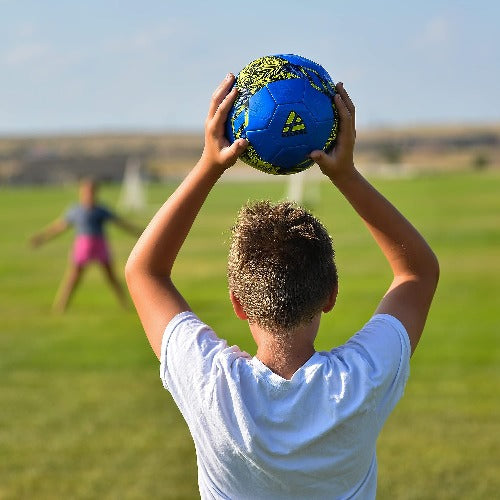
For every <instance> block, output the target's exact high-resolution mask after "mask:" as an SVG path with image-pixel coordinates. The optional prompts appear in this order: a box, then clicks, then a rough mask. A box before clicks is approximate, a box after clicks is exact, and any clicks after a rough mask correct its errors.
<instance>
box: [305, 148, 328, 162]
mask: <svg viewBox="0 0 500 500" xmlns="http://www.w3.org/2000/svg"><path fill="white" fill-rule="evenodd" d="M325 156H326V153H325V152H324V151H322V150H320V149H317V150H315V151H311V153H310V154H309V158H311V160H313V161H315V162H316V163H317V164H318V165H320V164H321V162H322V161H323V160H324V158H325Z"/></svg>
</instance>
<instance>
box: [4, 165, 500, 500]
mask: <svg viewBox="0 0 500 500" xmlns="http://www.w3.org/2000/svg"><path fill="white" fill-rule="evenodd" d="M374 183H375V185H376V186H377V187H378V188H380V189H381V190H382V192H383V193H384V194H386V195H387V196H388V197H389V198H390V199H391V200H393V201H394V202H395V203H396V205H397V206H398V207H399V208H400V209H401V210H402V211H403V213H405V214H406V215H407V216H408V217H409V218H410V219H411V220H412V221H413V222H414V224H415V225H416V226H417V227H418V228H419V229H420V230H421V231H422V232H423V234H424V235H425V236H426V237H427V238H428V240H429V241H430V243H431V245H432V246H433V248H434V249H435V251H436V253H437V254H438V256H439V258H440V263H441V282H440V286H439V289H438V293H437V296H436V299H435V303H434V306H433V309H432V311H431V314H430V317H429V320H428V324H427V328H426V331H425V333H424V336H423V338H422V341H421V343H420V345H419V348H418V350H417V352H416V354H415V355H414V357H413V359H412V373H411V376H410V380H409V383H408V386H407V389H406V393H405V397H404V399H403V400H402V401H401V402H400V404H399V405H398V406H397V408H396V411H395V412H394V413H393V414H392V416H391V417H390V419H389V420H388V422H387V424H386V426H385V429H384V431H383V433H382V435H381V437H380V439H379V444H378V458H379V498H382V499H425V498H429V499H445V498H446V499H456V498H464V499H485V498H494V497H497V496H498V492H499V491H500V475H499V474H498V472H499V464H500V398H499V396H498V390H499V382H500V339H499V330H500V302H499V293H498V292H499V288H500V195H499V193H500V175H499V174H498V173H494V172H482V173H480V174H473V173H467V174H465V173H464V174H454V175H453V176H444V175H435V176H426V177H419V178H415V179H392V180H391V179H376V180H374ZM173 187H174V186H152V187H151V188H150V190H149V204H150V209H149V210H148V211H147V213H144V214H142V215H141V216H134V217H133V219H134V221H135V222H137V223H141V224H145V223H146V222H147V220H148V218H149V217H150V216H151V215H152V214H153V212H154V210H155V209H156V208H158V206H159V204H160V203H161V202H162V201H163V200H164V199H165V198H166V197H167V196H168V194H169V193H170V192H171V191H172V189H173ZM319 189H320V192H321V196H320V199H319V202H318V203H317V204H316V206H315V207H314V208H313V211H314V212H315V213H316V214H317V215H318V216H319V217H320V218H321V219H322V220H323V221H324V223H325V225H326V226H327V227H328V229H329V230H330V232H331V233H332V235H333V236H334V241H335V244H336V250H337V263H338V266H339V271H340V280H341V284H340V295H339V300H338V303H337V306H336V309H335V310H334V312H333V313H332V314H330V315H327V316H325V317H324V319H323V322H322V326H321V330H320V335H319V337H318V342H317V348H318V349H327V348H330V347H332V346H333V345H335V344H339V343H341V342H343V341H344V340H345V339H346V338H347V337H348V336H350V335H351V334H352V333H353V332H354V331H355V330H356V329H357V328H358V327H359V326H360V325H361V324H362V322H364V321H365V320H366V319H368V318H369V316H370V314H371V313H372V311H373V310H374V308H375V306H376V304H377V301H378V299H379V297H380V296H381V294H382V293H383V292H384V291H385V287H386V286H387V285H388V283H389V280H390V276H389V270H388V267H387V265H386V264H385V263H384V260H383V258H382V256H381V254H380V252H379V251H378V249H377V248H376V247H375V245H374V243H372V241H371V240H370V237H369V236H368V234H367V232H366V231H365V229H364V228H363V226H362V224H361V223H360V221H359V220H358V219H357V218H356V216H355V215H354V214H353V213H352V211H351V209H350V208H349V207H348V205H347V204H346V203H345V201H344V200H342V199H341V197H340V196H339V195H338V194H337V193H336V192H335V191H334V190H333V189H332V188H331V186H330V185H329V184H328V183H327V182H321V183H320V186H319ZM284 192H285V185H284V184H283V183H281V182H270V183H263V182H260V183H257V182H255V183H252V182H250V183H239V184H235V183H221V184H219V185H218V186H216V189H215V190H214V191H213V193H212V194H211V196H210V198H209V200H208V201H207V204H206V206H205V208H204V211H203V212H202V213H201V214H200V217H199V219H198V220H197V222H196V223H195V226H194V228H193V231H192V233H191V235H190V236H189V238H188V241H187V242H186V246H185V248H184V249H183V252H182V254H181V255H180V257H179V259H178V262H177V264H176V267H175V269H174V271H175V273H174V274H175V278H176V282H177V284H178V286H179V288H180V289H181V291H182V292H183V293H184V294H185V296H186V297H187V299H188V301H189V302H190V305H191V307H192V308H193V309H194V310H195V311H196V312H197V313H198V314H199V315H200V316H201V317H202V318H203V319H204V320H206V321H207V322H208V323H210V324H211V325H212V326H213V327H214V328H215V329H216V331H218V332H219V334H220V335H222V336H225V337H226V338H228V340H229V342H231V343H236V344H238V345H239V346H240V347H241V348H243V349H245V350H248V351H249V352H251V353H253V352H254V347H253V345H252V342H251V340H250V335H249V334H248V333H247V330H246V326H245V324H244V323H243V322H240V321H238V320H236V319H235V318H234V317H233V314H232V309H231V306H230V304H229V301H228V299H227V289H226V283H225V259H226V252H227V239H228V228H229V227H230V225H231V223H232V220H233V218H234V215H235V212H236V210H237V208H238V207H239V206H240V205H241V204H242V203H243V202H244V201H245V200H247V199H255V198H271V199H279V198H281V197H282V196H283V194H284ZM75 194H76V190H75V188H71V187H68V188H56V187H50V188H49V187H47V188H42V189H34V188H19V189H14V188H8V189H7V188H1V189H0V227H1V228H2V244H1V246H0V350H1V358H0V408H1V410H0V498H2V499H11V498H12V499H14V498H16V499H18V498H29V499H32V498H37V499H55V498H77V499H96V498H99V499H106V498H113V499H114V498H120V499H156V498H158V499H159V498H172V499H173V498H196V497H197V491H198V490H197V481H196V462H195V457H194V448H193V445H192V442H191V439H190V437H189V434H188V431H187V428H186V425H185V424H184V422H183V420H182V418H181V416H180V414H179V412H178V410H177V409H176V407H175V405H174V404H173V402H172V400H171V398H170V396H169V394H168V393H167V392H165V391H164V390H163V388H162V386H161V383H160V381H159V378H158V363H157V361H156V358H155V357H154V355H153V354H152V351H151V350H150V348H149V346H148V344H147V341H146V339H145V336H144V335H143V332H142V329H141V327H140V324H139V322H138V319H137V318H136V316H135V314H134V312H133V311H132V310H131V311H125V312H124V311H122V310H121V309H120V308H119V306H118V304H117V302H116V300H115V297H114V296H113V295H112V293H111V291H110V290H109V289H108V288H107V287H106V286H105V284H104V281H103V278H102V276H101V275H100V274H99V270H98V269H96V268H92V269H90V270H89V272H88V275H87V276H85V277H84V283H83V285H82V287H81V288H80V289H79V290H78V291H77V293H76V296H75V299H74V301H73V303H72V305H71V306H70V309H69V311H68V312H67V314H65V315H64V316H60V315H59V316H58V315H54V314H52V313H51V312H50V306H51V303H52V299H53V296H54V294H55V291H56V289H57V286H58V284H59V280H60V278H61V277H62V274H63V272H64V266H65V264H66V260H67V254H68V249H69V245H70V243H71V238H72V235H71V234H67V235H64V236H62V237H60V238H59V239H57V240H54V241H52V242H49V243H47V245H46V246H44V247H42V248H40V249H38V250H36V251H35V250H32V249H30V248H29V247H28V245H27V243H26V241H27V238H28V236H29V235H30V234H31V233H32V232H34V231H36V230H37V229H39V228H40V227H41V226H43V225H45V224H46V223H48V222H49V221H50V220H51V219H53V218H55V217H56V216H57V215H58V214H59V213H61V212H62V211H63V210H64V209H65V207H67V205H68V204H69V203H71V202H72V201H73V199H74V197H75ZM101 194H102V199H103V201H105V202H107V203H109V204H110V205H114V203H115V200H116V199H117V197H118V189H117V188H116V187H104V188H103V189H102V193H101ZM110 235H111V240H112V246H113V249H114V254H115V257H116V261H117V264H118V265H119V266H120V270H122V269H123V265H124V263H125V260H126V258H127V255H128V253H129V251H130V250H131V248H132V246H133V240H132V239H131V238H130V237H129V236H128V235H126V234H123V233H120V232H119V231H118V230H114V229H113V230H111V231H110Z"/></svg>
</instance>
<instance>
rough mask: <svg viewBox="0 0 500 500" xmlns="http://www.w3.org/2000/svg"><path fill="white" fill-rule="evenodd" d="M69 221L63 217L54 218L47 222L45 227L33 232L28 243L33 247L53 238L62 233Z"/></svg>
mask: <svg viewBox="0 0 500 500" xmlns="http://www.w3.org/2000/svg"><path fill="white" fill-rule="evenodd" d="M68 227H69V223H68V222H67V221H66V220H65V219H64V218H62V217H61V218H59V219H56V220H55V221H54V222H52V223H51V224H49V225H48V226H47V227H46V228H44V229H42V230H41V231H39V232H38V233H36V234H34V235H33V236H32V237H31V238H30V244H31V246H33V247H39V246H40V245H43V244H44V243H46V242H47V241H49V240H51V239H52V238H55V237H56V236H58V235H60V234H61V233H64V231H66V229H68Z"/></svg>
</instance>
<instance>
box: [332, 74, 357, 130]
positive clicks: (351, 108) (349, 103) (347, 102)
mask: <svg viewBox="0 0 500 500" xmlns="http://www.w3.org/2000/svg"><path fill="white" fill-rule="evenodd" d="M335 90H336V91H337V93H338V95H340V97H341V98H342V101H343V103H344V104H345V106H346V107H347V109H348V110H349V113H350V115H351V121H352V126H353V129H354V128H355V113H356V109H355V107H354V103H353V102H352V100H351V98H350V97H349V94H348V93H347V91H346V90H345V88H344V84H343V83H342V82H339V83H337V85H335Z"/></svg>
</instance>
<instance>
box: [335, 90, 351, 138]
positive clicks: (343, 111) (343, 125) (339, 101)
mask: <svg viewBox="0 0 500 500" xmlns="http://www.w3.org/2000/svg"><path fill="white" fill-rule="evenodd" d="M335 106H336V108H337V111H338V114H339V118H340V130H339V135H341V134H345V133H346V131H347V130H348V129H350V128H351V127H353V125H352V116H351V113H350V112H349V109H348V108H347V106H346V104H345V102H344V99H343V98H342V96H341V95H340V94H336V95H335Z"/></svg>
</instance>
